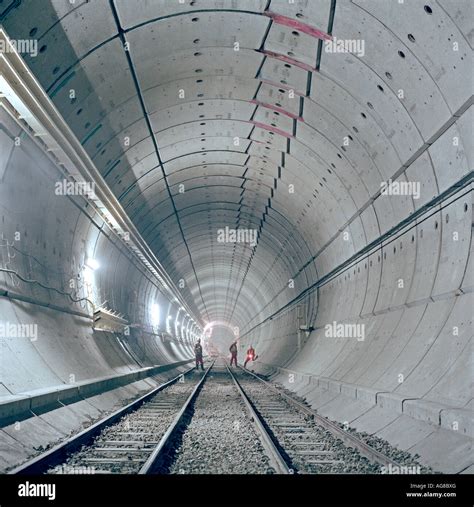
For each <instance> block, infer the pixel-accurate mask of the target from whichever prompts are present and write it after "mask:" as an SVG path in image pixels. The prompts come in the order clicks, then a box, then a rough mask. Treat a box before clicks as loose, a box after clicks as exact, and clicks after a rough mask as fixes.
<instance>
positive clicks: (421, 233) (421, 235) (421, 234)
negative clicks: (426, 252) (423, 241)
mask: <svg viewBox="0 0 474 507" xmlns="http://www.w3.org/2000/svg"><path fill="white" fill-rule="evenodd" d="M422 237H423V229H421V231H420V238H422Z"/></svg>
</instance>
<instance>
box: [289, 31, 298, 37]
mask: <svg viewBox="0 0 474 507" xmlns="http://www.w3.org/2000/svg"><path fill="white" fill-rule="evenodd" d="M291 33H292V35H294V36H295V37H299V36H300V33H299V32H297V31H296V30H293V31H292V32H291Z"/></svg>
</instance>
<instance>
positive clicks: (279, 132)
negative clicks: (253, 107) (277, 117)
mask: <svg viewBox="0 0 474 507" xmlns="http://www.w3.org/2000/svg"><path fill="white" fill-rule="evenodd" d="M250 123H253V124H254V125H255V126H256V127H258V128H260V129H263V130H268V131H269V132H275V134H278V135H280V136H283V137H286V138H287V139H291V138H292V137H293V136H292V135H291V134H288V132H285V131H283V130H280V129H277V128H275V127H272V126H270V125H267V124H265V123H260V122H259V121H254V120H251V122H250Z"/></svg>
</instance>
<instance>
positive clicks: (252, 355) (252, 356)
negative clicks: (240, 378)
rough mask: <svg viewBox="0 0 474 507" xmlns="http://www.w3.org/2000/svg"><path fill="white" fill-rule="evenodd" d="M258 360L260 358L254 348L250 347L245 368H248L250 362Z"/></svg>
mask: <svg viewBox="0 0 474 507" xmlns="http://www.w3.org/2000/svg"><path fill="white" fill-rule="evenodd" d="M257 358H258V356H257V355H255V349H254V348H253V347H252V345H250V347H249V348H248V350H247V357H246V358H245V363H244V368H247V363H248V362H249V361H255V359H257Z"/></svg>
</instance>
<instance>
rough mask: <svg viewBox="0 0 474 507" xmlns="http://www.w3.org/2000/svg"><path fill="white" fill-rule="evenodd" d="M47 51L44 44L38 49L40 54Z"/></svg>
mask: <svg viewBox="0 0 474 507" xmlns="http://www.w3.org/2000/svg"><path fill="white" fill-rule="evenodd" d="M47 49H48V46H47V45H46V44H44V45H43V46H41V47H40V53H44V52H45V51H46V50H47Z"/></svg>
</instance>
